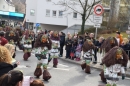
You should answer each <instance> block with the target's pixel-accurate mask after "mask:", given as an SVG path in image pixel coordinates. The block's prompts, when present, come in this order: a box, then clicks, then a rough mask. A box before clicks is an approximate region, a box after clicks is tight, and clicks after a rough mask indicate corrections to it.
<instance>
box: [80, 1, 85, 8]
mask: <svg viewBox="0 0 130 86" xmlns="http://www.w3.org/2000/svg"><path fill="white" fill-rule="evenodd" d="M79 3H80V4H81V6H82V8H83V9H84V6H83V4H82V2H81V0H79Z"/></svg>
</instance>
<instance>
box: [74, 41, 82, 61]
mask: <svg viewBox="0 0 130 86" xmlns="http://www.w3.org/2000/svg"><path fill="white" fill-rule="evenodd" d="M81 50H82V44H81V43H79V44H78V45H77V47H76V52H75V55H76V61H80V57H81Z"/></svg>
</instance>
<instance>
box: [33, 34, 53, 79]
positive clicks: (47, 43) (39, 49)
mask: <svg viewBox="0 0 130 86" xmlns="http://www.w3.org/2000/svg"><path fill="white" fill-rule="evenodd" d="M51 46H52V42H51V40H50V39H49V37H48V36H47V35H45V34H44V35H42V34H40V35H39V36H38V37H37V39H36V42H35V44H34V47H35V56H36V57H37V59H38V63H37V67H36V70H35V72H34V75H35V76H36V77H38V78H39V76H41V75H42V69H41V66H42V67H43V70H44V71H43V79H44V80H45V81H48V80H49V79H50V78H51V75H50V73H49V72H48V70H47V64H48V58H49V52H50V50H51Z"/></svg>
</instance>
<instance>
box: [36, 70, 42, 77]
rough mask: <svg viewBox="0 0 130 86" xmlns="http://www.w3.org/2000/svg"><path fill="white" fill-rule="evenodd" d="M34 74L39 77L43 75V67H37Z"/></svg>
mask: <svg viewBox="0 0 130 86" xmlns="http://www.w3.org/2000/svg"><path fill="white" fill-rule="evenodd" d="M34 75H35V76H36V77H37V78H39V77H40V76H41V75H42V69H41V68H36V69H35V72H34Z"/></svg>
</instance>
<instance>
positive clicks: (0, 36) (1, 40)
mask: <svg viewBox="0 0 130 86" xmlns="http://www.w3.org/2000/svg"><path fill="white" fill-rule="evenodd" d="M4 35H5V32H4V31H0V45H2V46H4V45H5V44H7V43H8V40H7V39H6V38H4Z"/></svg>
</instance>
